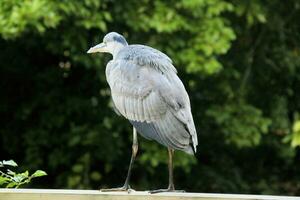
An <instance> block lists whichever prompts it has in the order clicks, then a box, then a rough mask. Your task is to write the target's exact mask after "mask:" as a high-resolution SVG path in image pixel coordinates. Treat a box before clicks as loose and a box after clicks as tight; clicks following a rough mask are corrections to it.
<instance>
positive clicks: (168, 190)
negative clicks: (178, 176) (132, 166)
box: [149, 188, 185, 194]
mask: <svg viewBox="0 0 300 200" xmlns="http://www.w3.org/2000/svg"><path fill="white" fill-rule="evenodd" d="M161 192H179V193H183V192H185V191H184V190H174V189H169V188H168V189H158V190H150V191H149V193H150V194H156V193H161Z"/></svg>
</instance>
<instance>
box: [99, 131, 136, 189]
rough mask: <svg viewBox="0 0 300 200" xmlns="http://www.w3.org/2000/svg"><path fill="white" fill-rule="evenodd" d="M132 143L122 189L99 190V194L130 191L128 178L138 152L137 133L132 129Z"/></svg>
mask: <svg viewBox="0 0 300 200" xmlns="http://www.w3.org/2000/svg"><path fill="white" fill-rule="evenodd" d="M132 140H133V142H132V153H131V159H130V163H129V168H128V172H127V177H126V180H125V183H124V185H123V186H122V187H119V188H109V189H101V192H113V191H128V192H129V191H130V190H131V188H130V185H129V182H130V177H131V170H132V166H133V163H134V160H135V157H136V154H137V152H138V148H139V146H138V139H137V132H136V129H135V128H134V127H133V138H132Z"/></svg>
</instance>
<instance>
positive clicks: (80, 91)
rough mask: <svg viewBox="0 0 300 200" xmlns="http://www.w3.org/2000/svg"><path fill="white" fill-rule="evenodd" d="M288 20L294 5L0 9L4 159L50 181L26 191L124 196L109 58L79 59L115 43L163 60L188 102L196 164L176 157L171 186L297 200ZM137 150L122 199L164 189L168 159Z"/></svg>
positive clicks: (123, 151)
mask: <svg viewBox="0 0 300 200" xmlns="http://www.w3.org/2000/svg"><path fill="white" fill-rule="evenodd" d="M299 9H300V4H299V2H298V1H297V0H291V1H287V2H284V3H283V2H282V1H279V0H274V1H268V2H267V1H258V0H247V1H238V0H233V1H226V0H210V1H205V0H189V1H186V0H168V1H162V0H153V1H150V0H140V1H135V0H128V1H108V0H101V1H99V0H82V1H76V0H69V1H60V0H53V1H47V0H31V1H22V0H2V1H0V46H1V48H0V61H1V64H0V89H1V93H2V95H1V98H0V113H1V120H0V127H1V128H0V138H1V140H0V152H1V155H3V156H5V157H14V158H16V159H18V160H20V161H21V162H22V163H23V165H24V168H25V169H38V168H43V169H47V172H48V173H51V174H53V176H47V177H45V182H43V180H41V182H39V183H32V185H30V186H38V187H46V188H47V187H48V188H94V189H98V188H99V187H111V186H117V185H119V184H122V182H123V179H121V178H120V177H124V178H125V175H126V171H127V167H128V163H129V157H130V153H131V134H132V133H131V131H132V130H131V126H130V124H129V123H128V122H127V121H126V120H125V119H123V118H121V117H118V116H117V115H116V114H115V113H114V112H113V110H112V106H111V101H110V95H109V89H108V85H107V83H106V80H105V64H106V63H107V61H108V60H109V59H110V58H109V55H93V56H89V55H86V53H85V52H86V50H87V49H88V48H89V47H90V46H92V45H95V44H96V43H99V42H100V41H101V40H102V37H103V36H104V35H105V33H107V32H108V31H117V32H120V33H122V34H124V36H125V37H126V38H127V40H128V42H129V43H141V44H147V45H150V46H152V47H154V48H157V49H160V50H162V51H163V52H165V53H167V54H168V55H169V56H170V57H171V58H172V60H173V61H174V65H175V66H176V68H177V69H178V71H179V73H178V74H179V76H180V78H181V79H182V80H183V82H184V83H185V86H186V88H187V90H188V92H189V95H190V99H191V105H192V111H193V115H194V120H195V124H196V128H197V130H198V134H199V150H198V152H199V153H197V155H196V158H194V157H191V156H189V155H186V154H184V153H179V152H176V154H175V159H176V161H175V178H176V182H177V186H178V188H186V189H187V190H192V191H201V192H226V193H234V192H236V193H264V194H293V195H296V194H298V195H299V191H300V186H299V184H298V181H299V179H300V176H299V168H300V162H299V161H300V160H299V155H300V154H299V135H300V134H299V118H298V117H295V116H297V113H299V112H300V95H299V91H300V56H299V55H300V49H299V43H300V34H299V30H300V24H299V22H298V21H299V18H300V12H299ZM139 139H140V148H139V149H140V151H139V154H138V158H137V162H136V165H135V166H134V172H133V177H132V178H133V180H132V186H133V188H135V189H139V190H144V189H151V188H153V189H155V188H158V187H165V186H166V184H167V175H168V174H167V168H166V157H167V151H166V150H165V148H163V147H162V146H161V145H158V144H156V143H154V142H153V141H147V140H144V139H142V138H139ZM25 169H23V170H24V171H25ZM157 177H159V178H157Z"/></svg>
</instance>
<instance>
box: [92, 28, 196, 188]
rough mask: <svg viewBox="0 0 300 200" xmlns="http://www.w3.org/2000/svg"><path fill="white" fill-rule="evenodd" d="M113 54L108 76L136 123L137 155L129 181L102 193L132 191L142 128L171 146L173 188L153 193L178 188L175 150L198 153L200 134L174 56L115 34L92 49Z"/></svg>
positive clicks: (120, 108) (121, 107)
mask: <svg viewBox="0 0 300 200" xmlns="http://www.w3.org/2000/svg"><path fill="white" fill-rule="evenodd" d="M97 52H104V53H110V54H112V56H113V59H112V60H110V61H109V62H108V64H107V66H106V70H105V73H106V79H107V82H108V84H109V87H110V90H111V96H112V101H113V103H114V106H115V108H116V110H117V112H119V113H120V114H121V115H122V116H124V117H125V118H126V119H128V120H129V122H130V123H131V124H132V125H133V144H132V155H131V160H130V164H129V169H128V173H127V178H126V180H125V184H124V186H123V187H120V188H111V189H103V190H102V191H128V190H129V189H130V185H129V181H130V176H131V169H132V165H133V163H134V160H135V157H136V154H137V151H138V139H137V132H138V133H139V134H140V135H142V136H143V137H145V138H146V139H149V140H155V141H156V142H158V143H160V144H162V145H164V146H166V147H167V148H168V155H169V160H168V169H169V186H168V188H167V189H160V190H153V191H152V193H156V192H164V191H170V192H171V191H176V190H175V187H174V182H173V154H174V150H181V151H184V152H186V153H188V154H195V153H196V147H197V145H198V140H197V133H196V129H195V125H194V121H193V116H192V112H191V106H190V100H189V96H188V94H187V92H186V90H185V87H184V85H183V83H182V82H181V80H180V79H179V78H178V76H177V70H176V68H175V67H174V66H173V64H172V60H171V59H170V58H169V57H168V56H167V55H166V54H164V53H162V52H160V51H158V50H156V49H154V48H152V47H149V46H145V45H128V43H127V42H126V40H125V38H124V37H123V36H122V35H120V34H118V33H116V32H110V33H108V34H107V35H105V37H104V38H103V42H102V43H100V44H98V45H96V46H94V47H91V48H90V49H89V50H88V52H87V53H97Z"/></svg>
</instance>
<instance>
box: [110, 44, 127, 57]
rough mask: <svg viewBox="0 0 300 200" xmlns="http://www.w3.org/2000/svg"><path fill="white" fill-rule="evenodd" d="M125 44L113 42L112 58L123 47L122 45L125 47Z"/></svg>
mask: <svg viewBox="0 0 300 200" xmlns="http://www.w3.org/2000/svg"><path fill="white" fill-rule="evenodd" d="M126 46H127V45H124V44H121V43H117V44H115V46H114V49H113V51H112V55H113V58H115V57H116V56H117V54H118V53H119V51H120V50H121V49H123V48H124V47H126Z"/></svg>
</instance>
